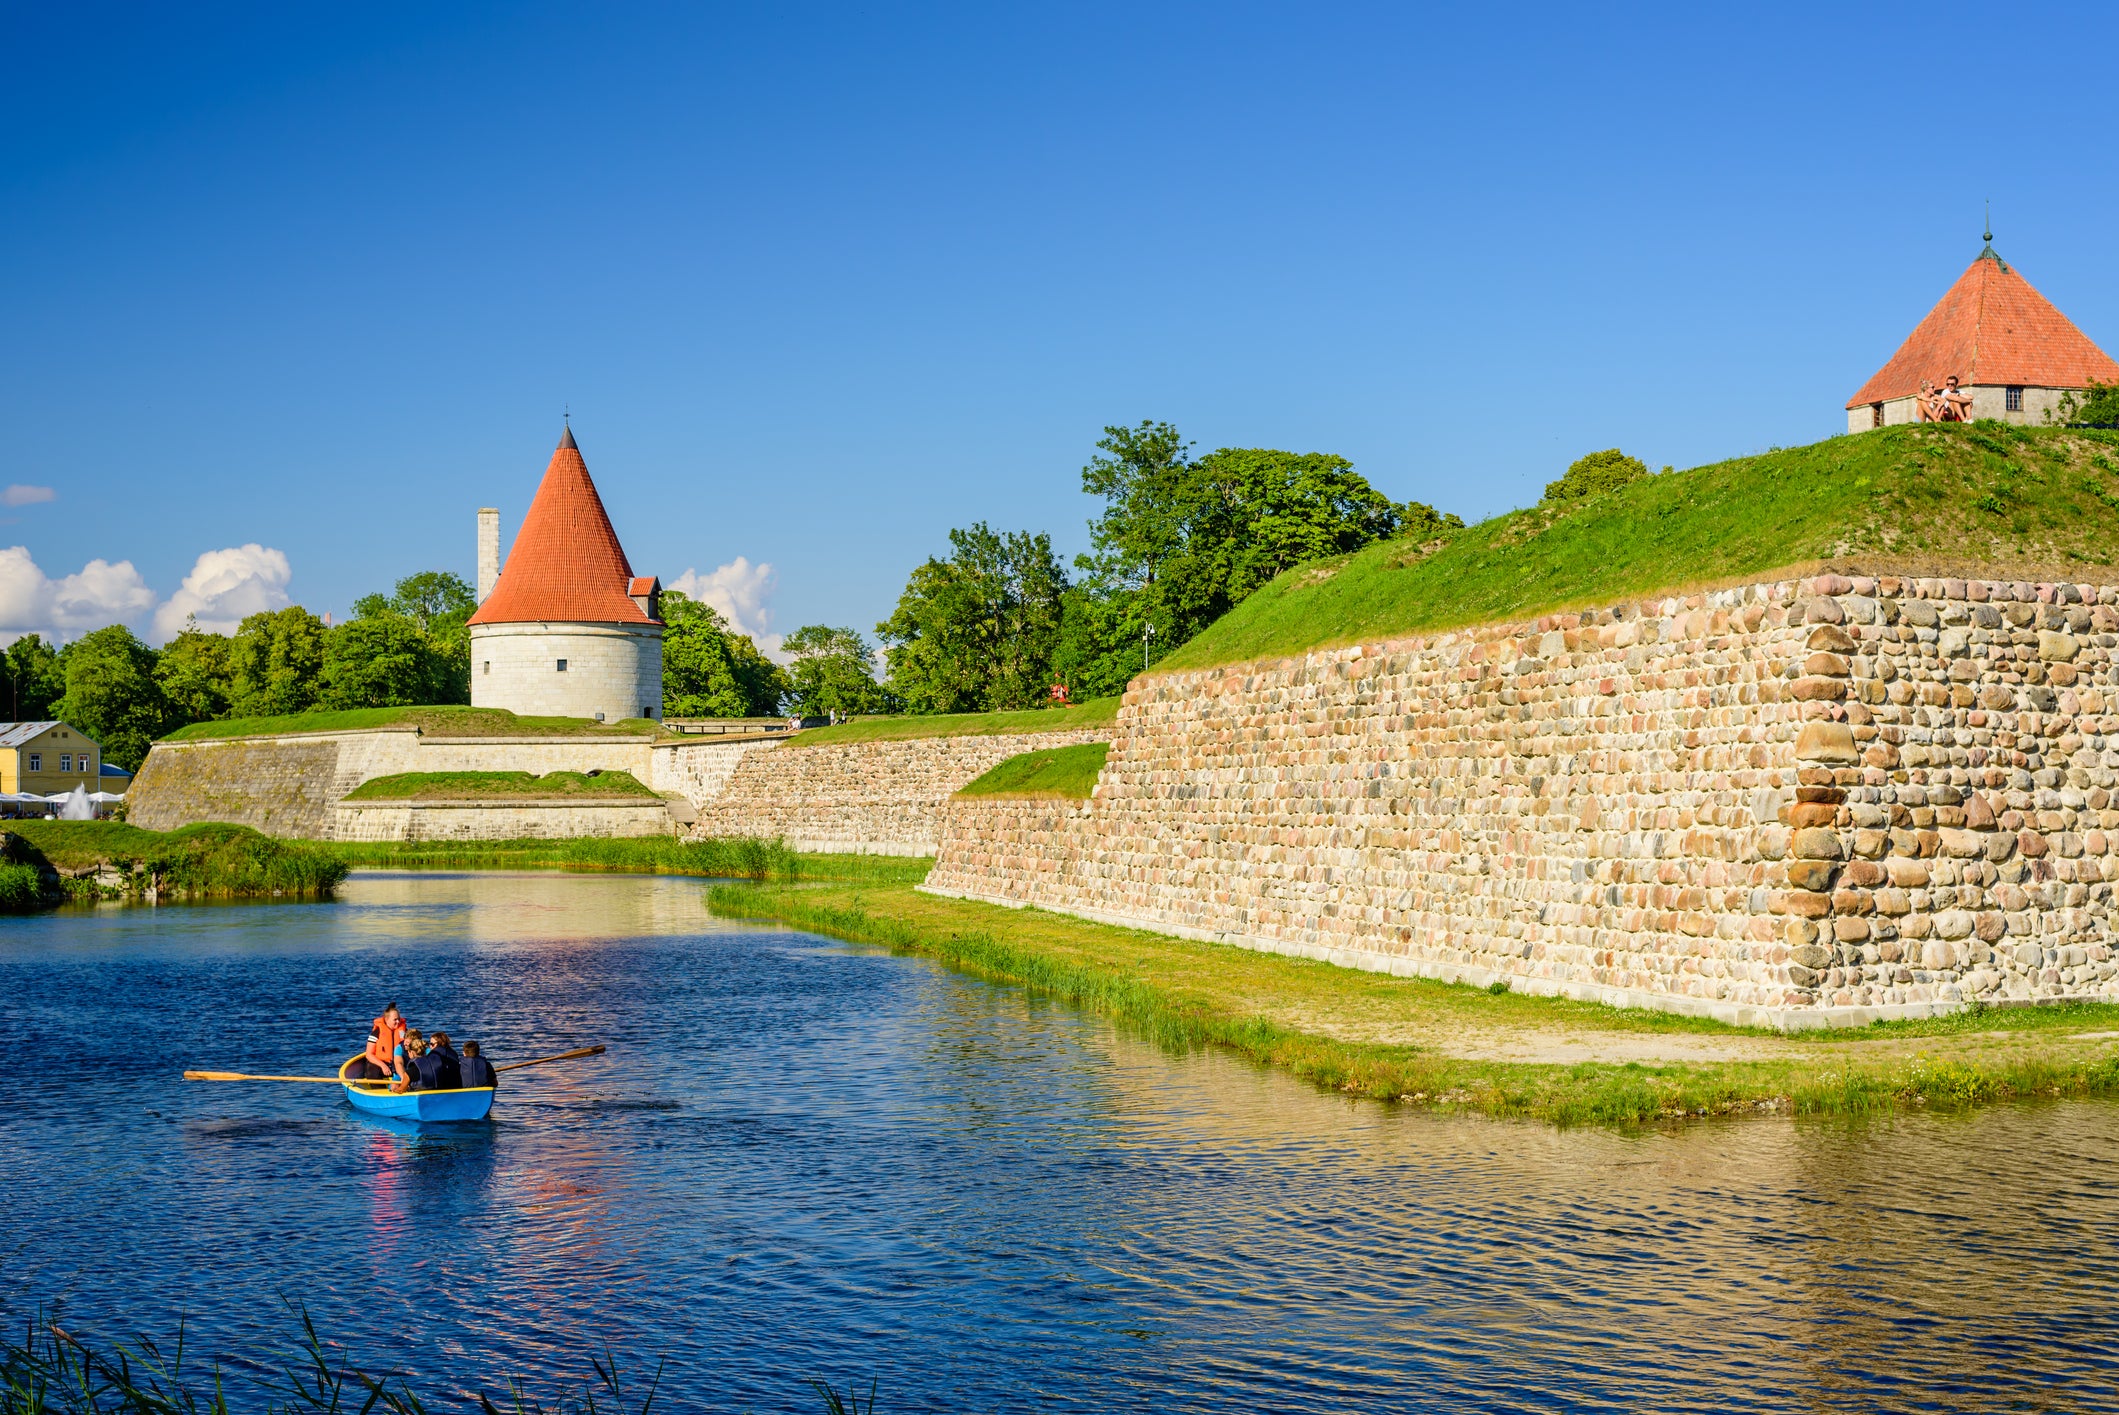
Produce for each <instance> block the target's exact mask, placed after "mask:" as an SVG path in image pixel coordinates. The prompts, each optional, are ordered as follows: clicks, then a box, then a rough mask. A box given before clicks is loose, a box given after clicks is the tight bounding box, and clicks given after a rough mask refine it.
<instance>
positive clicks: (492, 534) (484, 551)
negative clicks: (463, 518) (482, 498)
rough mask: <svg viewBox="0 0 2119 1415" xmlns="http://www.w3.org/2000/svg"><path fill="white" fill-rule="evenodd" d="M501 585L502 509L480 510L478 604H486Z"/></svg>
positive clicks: (484, 507)
mask: <svg viewBox="0 0 2119 1415" xmlns="http://www.w3.org/2000/svg"><path fill="white" fill-rule="evenodd" d="M499 583H500V508H498V507H496V506H481V507H480V508H479V510H478V602H479V603H480V604H484V603H485V602H486V596H488V595H490V594H492V593H493V586H495V585H497V584H499Z"/></svg>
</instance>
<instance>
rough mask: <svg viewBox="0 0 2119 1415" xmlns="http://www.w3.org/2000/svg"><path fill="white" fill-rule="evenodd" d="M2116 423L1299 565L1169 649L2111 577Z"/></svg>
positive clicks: (1517, 514)
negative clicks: (1788, 580) (1812, 589)
mask: <svg viewBox="0 0 2119 1415" xmlns="http://www.w3.org/2000/svg"><path fill="white" fill-rule="evenodd" d="M2115 555H2119V432H2102V431H2085V430H2079V429H2064V428H2017V427H2008V426H2004V425H2002V424H1998V423H1974V424H1971V425H1964V424H1953V423H1945V424H1932V425H1929V426H1925V427H1923V426H1919V425H1915V426H1910V427H1896V428H1884V429H1881V430H1879V431H1876V432H1865V433H1861V434H1859V435H1857V436H1848V437H1835V438H1832V439H1830V440H1829V441H1825V442H1819V443H1814V444H1812V445H1810V446H1807V447H1791V448H1787V449H1785V450H1776V451H1772V452H1767V453H1764V454H1762V455H1759V456H1755V457H1738V458H1733V459H1731V460H1729V461H1726V462H1716V463H1714V464H1712V465H1710V466H1704V467H1695V468H1693V469H1691V470H1690V471H1683V472H1671V473H1668V474H1666V475H1663V476H1656V477H1649V478H1646V479H1645V480H1642V481H1638V482H1635V483H1634V484H1633V485H1631V486H1628V487H1625V488H1622V489H1621V490H1619V491H1615V492H1610V493H1607V494H1606V495H1603V496H1600V497H1596V498H1593V499H1591V500H1588V501H1584V502H1575V503H1572V504H1571V506H1570V507H1569V508H1566V509H1565V510H1564V512H1563V510H1561V509H1557V508H1554V507H1550V506H1535V507H1531V508H1529V509H1527V510H1522V511H1511V512H1509V513H1508V514H1506V515H1503V516H1496V517H1494V518H1493V519H1492V520H1488V521H1483V522H1481V523H1480V524H1478V525H1476V526H1473V527H1471V528H1470V529H1468V530H1465V531H1462V532H1460V533H1459V534H1458V535H1457V536H1456V538H1455V539H1454V540H1451V541H1450V542H1449V543H1448V544H1447V545H1444V546H1443V547H1441V548H1440V549H1438V550H1435V551H1433V552H1432V553H1430V554H1427V555H1422V554H1421V553H1420V548H1419V547H1417V546H1414V545H1412V544H1409V543H1408V542H1405V541H1391V542H1386V543H1384V544H1381V545H1373V546H1370V547H1369V548H1368V549H1366V550H1362V551H1358V552H1356V553H1355V554H1353V555H1350V556H1343V557H1340V558H1338V559H1333V560H1320V561H1316V562H1314V563H1312V564H1309V565H1305V566H1302V567H1300V568H1298V569H1295V570H1290V571H1288V572H1287V573H1286V574H1284V575H1282V576H1281V577H1280V578H1278V579H1277V580H1275V581H1273V582H1272V583H1271V584H1269V585H1267V586H1265V587H1264V588H1262V589H1260V590H1259V591H1258V592H1257V593H1255V594H1253V595H1251V596H1250V597H1249V598H1248V599H1246V600H1244V601H1243V602H1242V603H1241V604H1239V605H1237V606H1236V607H1235V608H1234V609H1232V610H1231V611H1229V613H1227V614H1226V615H1223V616H1222V618H1221V619H1219V620H1217V621H1216V622H1215V623H1213V624H1211V625H1209V626H1208V627H1207V628H1206V629H1205V630H1204V631H1202V632H1201V633H1200V634H1199V635H1198V636H1197V637H1195V638H1193V639H1192V640H1190V641H1189V642H1187V643H1186V644H1184V645H1183V646H1182V647H1180V648H1178V649H1177V650H1176V651H1175V652H1173V653H1172V654H1171V655H1170V656H1169V657H1167V658H1165V659H1163V660H1162V661H1161V662H1159V663H1158V664H1157V665H1156V667H1157V668H1158V669H1161V670H1169V669H1184V668H1204V667H1209V666H1212V665H1215V664H1223V663H1240V662H1244V661H1247V660H1250V659H1258V658H1271V657H1279V656H1283V655H1290V654H1298V653H1301V652H1303V651H1304V650H1307V649H1312V648H1318V647H1322V646H1326V645H1332V644H1353V643H1362V642H1374V641H1376V640H1379V639H1387V638H1392V637H1396V636H1399V635H1407V634H1417V633H1426V632H1429V631H1434V630H1441V629H1450V628H1459V627H1463V626H1465V625H1470V624H1482V623H1492V622H1501V621H1509V620H1519V619H1527V618H1532V617H1535V616H1537V615H1540V614H1547V613H1552V612H1555V611H1558V610H1564V609H1582V608H1591V607H1597V606H1603V605H1611V604H1619V603H1624V602H1625V601H1627V600H1629V599H1634V598H1639V597H1642V596H1646V595H1651V594H1656V593H1659V592H1673V591H1677V590H1682V589H1694V588H1705V587H1709V586H1715V585H1723V584H1731V583H1741V582H1744V581H1748V580H1754V579H1759V578H1766V577H1769V576H1770V575H1771V574H1772V572H1775V571H1785V572H1789V573H1804V574H1807V573H1814V572H1816V571H1818V570H1822V569H1824V568H1827V567H1831V568H1834V569H1839V570H1842V571H1849V570H1858V571H1861V572H1866V573H1871V574H1919V575H1934V574H1944V573H1948V574H1954V575H1967V574H1972V575H1980V574H1983V575H1986V576H1988V577H1990V578H1997V579H2015V580H2053V579H2062V580H2083V579H2096V578H2105V579H2109V578H2110V576H2109V574H2108V572H2107V573H2105V574H2103V575H2101V576H2100V575H2099V574H2096V573H2093V571H2092V569H2091V567H2099V568H2100V569H2101V568H2103V567H2109V566H2111V565H2112V564H2114V563H2115Z"/></svg>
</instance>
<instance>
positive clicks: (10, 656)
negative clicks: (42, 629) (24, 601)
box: [7, 634, 66, 722]
mask: <svg viewBox="0 0 2119 1415" xmlns="http://www.w3.org/2000/svg"><path fill="white" fill-rule="evenodd" d="M7 688H8V710H9V711H11V712H12V713H14V715H15V717H16V719H17V720H18V721H22V722H43V721H45V720H47V719H48V718H50V717H51V711H52V704H53V703H56V702H58V701H59V699H60V698H62V697H64V696H65V695H66V670H65V668H63V667H62V666H61V665H60V663H59V653H58V650H56V649H54V648H53V647H52V646H51V645H50V644H47V643H46V642H44V640H43V638H41V637H40V636H38V635H36V634H24V635H23V636H22V637H21V638H19V639H17V640H15V641H14V642H13V643H12V644H9V645H8V646H7Z"/></svg>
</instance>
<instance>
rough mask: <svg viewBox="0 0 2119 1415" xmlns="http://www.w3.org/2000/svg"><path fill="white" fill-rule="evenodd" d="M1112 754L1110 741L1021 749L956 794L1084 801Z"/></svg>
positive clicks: (1092, 789)
mask: <svg viewBox="0 0 2119 1415" xmlns="http://www.w3.org/2000/svg"><path fill="white" fill-rule="evenodd" d="M1110 755H1111V744H1110V743H1109V742H1082V743H1079V744H1077V745H1075V746H1072V747H1047V748H1044V749H1042V750H1039V751H1033V752H1023V753H1020V754H1019V755H1017V756H1012V757H1010V758H1008V760H1006V761H1004V762H1001V763H1000V764H999V765H997V766H995V767H993V768H992V769H991V770H990V771H988V772H987V773H986V774H985V775H984V776H981V777H979V778H978V779H977V780H976V781H973V782H972V783H971V784H970V785H968V786H966V787H965V788H964V789H963V790H961V791H959V792H957V795H959V796H1013V797H1016V798H1018V799H1023V798H1028V799H1030V800H1045V801H1086V800H1088V799H1089V793H1090V792H1092V791H1094V790H1095V789H1096V774H1097V773H1098V772H1100V771H1102V770H1103V769H1104V761H1105V759H1106V758H1108V757H1109V756H1110Z"/></svg>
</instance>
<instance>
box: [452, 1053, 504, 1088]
mask: <svg viewBox="0 0 2119 1415" xmlns="http://www.w3.org/2000/svg"><path fill="white" fill-rule="evenodd" d="M459 1069H460V1071H461V1073H462V1075H463V1083H464V1085H465V1087H467V1088H469V1089H473V1090H475V1089H477V1088H478V1087H480V1086H496V1087H497V1086H498V1085H499V1084H500V1077H498V1076H496V1075H495V1074H494V1073H493V1063H492V1062H490V1061H488V1060H486V1059H485V1058H484V1057H482V1056H480V1055H479V1054H478V1043H477V1042H465V1043H464V1059H463V1062H462V1064H461V1066H460V1068H459Z"/></svg>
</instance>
